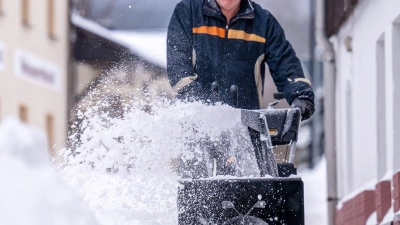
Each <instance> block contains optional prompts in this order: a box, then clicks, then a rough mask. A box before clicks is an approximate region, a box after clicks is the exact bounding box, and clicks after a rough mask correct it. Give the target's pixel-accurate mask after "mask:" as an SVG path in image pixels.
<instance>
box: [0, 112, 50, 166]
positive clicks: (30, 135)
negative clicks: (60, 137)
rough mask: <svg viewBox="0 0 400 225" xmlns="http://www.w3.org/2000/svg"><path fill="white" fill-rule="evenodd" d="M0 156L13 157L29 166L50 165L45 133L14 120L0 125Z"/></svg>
mask: <svg viewBox="0 0 400 225" xmlns="http://www.w3.org/2000/svg"><path fill="white" fill-rule="evenodd" d="M0 154H7V155H10V156H14V157H16V158H18V159H20V160H23V161H24V162H25V163H27V164H29V165H31V166H40V165H50V155H49V151H48V147H47V138H46V135H45V133H44V132H43V131H42V130H39V129H36V128H33V127H28V126H26V125H24V124H22V123H21V122H20V121H19V120H18V119H16V118H9V119H7V120H5V121H4V122H3V123H2V124H1V125H0Z"/></svg>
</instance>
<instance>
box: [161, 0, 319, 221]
mask: <svg viewBox="0 0 400 225" xmlns="http://www.w3.org/2000/svg"><path fill="white" fill-rule="evenodd" d="M167 63H168V65H167V70H168V77H169V80H170V83H171V87H172V89H173V91H174V92H175V94H176V96H177V98H179V99H184V100H189V101H203V102H205V103H207V102H221V103H223V104H228V105H231V106H233V107H237V108H240V109H242V122H243V124H245V125H246V126H248V128H249V132H250V137H251V141H252V143H253V147H254V151H255V156H256V159H257V163H258V167H259V169H260V175H261V177H262V178H261V179H250V178H249V179H247V180H246V179H236V180H232V179H230V180H229V179H226V178H221V179H214V180H207V179H206V180H189V181H182V184H183V186H184V188H182V189H180V191H179V197H178V207H179V212H180V214H179V224H220V223H222V224H260V225H261V224H266V223H263V222H262V221H267V220H268V224H296V225H299V224H304V207H303V183H302V181H301V179H300V178H297V179H289V178H288V179H284V178H280V177H285V176H286V177H288V176H290V174H293V173H292V172H289V174H288V175H285V176H283V175H282V174H281V173H279V174H278V166H277V164H276V162H275V158H274V156H273V146H274V145H280V144H288V143H291V146H292V147H293V146H294V147H293V148H292V147H291V149H295V147H296V141H297V133H298V128H299V125H300V118H301V120H305V119H308V118H309V117H310V116H311V115H312V114H313V113H314V93H313V91H312V88H311V85H310V82H309V81H308V80H307V79H305V78H304V74H303V70H302V68H301V64H300V61H299V59H298V58H297V57H296V54H295V52H294V50H293V48H292V46H291V45H290V43H289V42H288V41H287V40H286V38H285V35H284V31H283V29H282V27H281V26H280V25H279V23H278V21H277V20H276V19H275V18H274V16H273V15H272V14H271V13H270V12H269V11H267V10H265V9H262V8H261V7H260V6H259V5H258V4H256V3H254V2H252V1H251V0H182V1H181V2H180V3H178V4H177V5H176V8H175V11H174V13H173V15H172V18H171V21H170V24H169V27H168V38H167ZM265 64H267V65H268V68H269V70H270V73H271V75H272V78H273V80H274V82H275V85H276V86H277V89H278V91H279V92H283V96H280V97H277V98H281V97H284V98H285V99H286V100H287V102H288V103H289V104H290V105H291V106H292V108H298V109H296V110H293V109H286V110H281V111H279V110H275V111H274V110H269V111H267V110H265V111H263V110H261V111H260V110H258V109H260V108H261V106H263V102H262V96H263V94H264V91H263V88H264V87H263V84H264V79H265V69H266V66H265ZM277 96H278V95H277ZM273 105H274V104H270V106H272V107H270V108H273ZM299 114H301V116H300V115H299ZM271 127H272V129H271ZM293 155H294V154H292V152H291V156H293ZM292 160H293V159H291V160H288V161H289V162H292ZM214 162H215V161H214ZM214 164H215V163H214ZM214 166H215V165H214ZM226 172H227V171H226V170H225V171H221V174H222V175H227V174H226ZM224 173H225V174H224ZM294 174H295V173H294ZM217 175H218V174H217ZM228 175H230V174H229V172H228ZM265 175H271V176H272V178H268V177H265ZM214 176H215V174H214ZM263 177H265V178H263ZM192 178H196V177H192ZM221 200H224V201H222V202H221ZM221 204H222V207H221ZM256 208H257V209H259V210H258V211H257V210H254V211H253V209H256ZM232 210H234V211H235V212H236V213H237V214H238V216H236V217H235V216H234V215H235V212H234V211H232ZM245 212H247V213H245ZM250 213H252V214H253V215H250ZM257 218H261V219H262V220H260V221H261V222H255V221H258V219H257ZM224 221H225V222H224ZM228 221H231V222H228ZM232 221H237V222H232ZM245 221H247V222H245ZM251 221H253V222H251ZM250 222H251V223H250Z"/></svg>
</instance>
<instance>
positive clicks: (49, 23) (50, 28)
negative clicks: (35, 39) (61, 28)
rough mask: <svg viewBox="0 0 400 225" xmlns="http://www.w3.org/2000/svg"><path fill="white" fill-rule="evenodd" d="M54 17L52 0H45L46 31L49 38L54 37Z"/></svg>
mask: <svg viewBox="0 0 400 225" xmlns="http://www.w3.org/2000/svg"><path fill="white" fill-rule="evenodd" d="M54 19H55V18H54V0H47V33H48V35H49V38H54V37H55V32H54Z"/></svg>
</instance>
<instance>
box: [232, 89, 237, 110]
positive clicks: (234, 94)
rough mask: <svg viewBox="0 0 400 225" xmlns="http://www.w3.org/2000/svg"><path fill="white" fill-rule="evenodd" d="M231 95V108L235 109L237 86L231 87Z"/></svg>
mask: <svg viewBox="0 0 400 225" xmlns="http://www.w3.org/2000/svg"><path fill="white" fill-rule="evenodd" d="M231 94H232V99H233V107H235V108H237V107H238V86H237V85H232V86H231Z"/></svg>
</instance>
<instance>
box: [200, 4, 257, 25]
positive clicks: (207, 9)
mask: <svg viewBox="0 0 400 225" xmlns="http://www.w3.org/2000/svg"><path fill="white" fill-rule="evenodd" d="M203 13H204V14H205V15H207V16H213V17H218V18H225V17H224V15H223V14H222V12H221V10H220V8H219V6H218V4H217V1H216V0H205V2H204V5H203ZM253 18H254V8H253V4H252V2H251V0H241V2H240V10H239V12H238V14H236V16H235V17H234V18H233V19H232V21H234V20H237V19H253Z"/></svg>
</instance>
